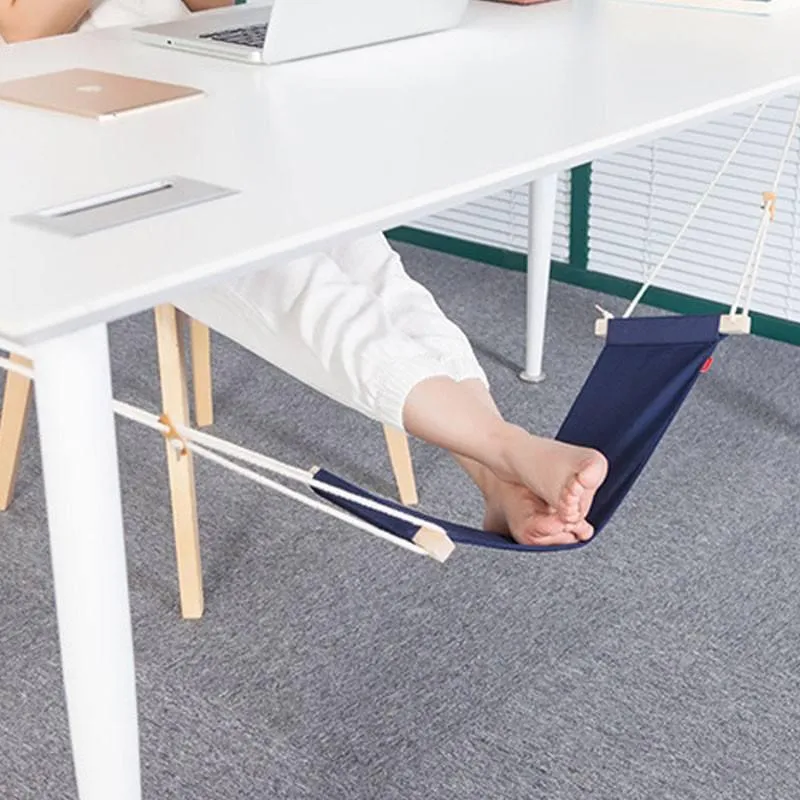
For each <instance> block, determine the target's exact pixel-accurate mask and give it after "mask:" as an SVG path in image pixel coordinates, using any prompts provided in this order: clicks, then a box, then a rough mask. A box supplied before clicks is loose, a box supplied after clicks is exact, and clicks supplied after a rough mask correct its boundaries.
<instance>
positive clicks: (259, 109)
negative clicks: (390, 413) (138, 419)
mask: <svg viewBox="0 0 800 800" xmlns="http://www.w3.org/2000/svg"><path fill="white" fill-rule="evenodd" d="M798 34H800V13H796V12H794V11H786V12H783V13H781V14H780V15H775V16H773V17H750V16H741V15H734V14H721V13H713V12H705V11H699V10H688V9H679V8H664V7H657V6H650V5H644V4H637V3H627V2H624V0H561V1H560V2H557V3H552V4H546V5H541V6H528V7H516V6H509V5H503V4H496V3H485V2H480V1H479V0H476V2H473V4H472V6H471V7H470V9H469V12H468V15H467V18H466V20H465V22H464V24H463V25H462V26H461V27H460V28H459V29H457V30H453V31H448V32H446V33H442V34H436V35H432V36H424V37H419V38H416V39H411V40H406V41H400V42H394V43H390V44H387V45H382V46H378V47H372V48H365V49H361V50H356V51H350V52H346V53H339V54H335V55H332V56H326V57H321V58H316V59H309V60H306V61H301V62H295V63H291V64H284V65H281V66H273V67H262V66H253V65H245V64H237V63H233V62H226V61H222V60H219V59H212V58H208V57H202V56H195V55H189V54H183V53H178V52H172V51H167V50H162V49H159V48H154V47H149V46H146V45H143V44H139V43H136V42H133V41H129V40H127V38H126V35H125V33H124V32H120V31H106V32H95V33H86V34H83V33H82V34H75V35H71V36H65V37H59V38H57V39H52V40H49V41H39V42H31V43H27V44H23V45H16V46H13V47H7V48H3V49H2V50H0V80H9V79H13V78H18V77H26V76H29V75H33V74H38V73H44V72H50V71H54V70H59V69H66V68H71V67H87V68H92V69H102V70H107V71H112V72H121V73H125V74H130V75H135V76H139V77H144V78H152V79H155V80H164V81H172V82H176V83H183V84H188V85H191V86H196V87H198V88H201V89H203V90H205V91H206V93H207V95H206V96H205V97H203V98H201V99H197V100H190V101H185V102H183V103H179V104H175V105H171V106H169V107H163V108H160V109H150V110H147V111H143V112H139V113H137V114H135V115H132V116H129V117H127V118H120V119H117V120H113V121H109V122H102V123H99V122H96V121H94V120H87V119H81V118H77V117H70V116H66V115H58V114H52V113H48V112H44V111H37V110H33V109H26V108H21V107H15V106H11V105H5V104H0V154H1V155H2V159H1V160H0V165H2V166H0V242H2V255H3V258H2V261H0V285H2V286H3V289H4V290H3V291H0V336H2V337H5V338H7V339H10V340H12V341H14V342H16V343H18V344H21V345H25V344H32V343H35V342H36V341H39V340H41V339H44V338H47V337H48V336H52V335H56V334H59V333H62V332H68V331H70V330H74V329H77V328H80V327H82V326H85V325H88V324H91V323H93V322H99V321H110V320H112V319H116V318H119V317H121V316H125V315H127V314H129V313H133V312H135V311H139V310H142V309H145V308H149V307H151V306H152V305H154V304H155V303H158V302H162V301H164V300H168V299H170V298H172V297H175V296H176V295H179V294H180V292H181V290H183V291H185V290H186V289H187V288H192V287H195V286H201V285H203V284H204V283H209V282H212V281H213V280H215V279H216V280H218V279H220V278H223V277H225V276H228V275H230V276H233V275H234V274H237V273H238V272H240V271H242V270H243V269H246V268H252V265H253V264H254V263H256V262H259V263H263V264H265V265H266V264H268V263H270V262H272V263H274V262H275V261H276V260H278V259H286V258H291V257H293V256H297V255H300V254H302V253H304V252H308V251H310V250H313V249H317V248H319V247H321V246H323V245H325V244H326V243H329V242H331V241H333V240H334V239H336V238H339V237H341V236H346V235H354V234H357V233H361V232H365V231H370V230H372V231H374V230H379V229H385V228H388V227H391V226H393V225H395V224H399V223H402V222H408V221H411V220H413V219H415V218H419V217H420V216H422V215H424V214H427V213H431V212H435V211H438V210H441V209H443V208H446V207H448V206H452V205H455V204H458V203H462V202H465V201H467V200H470V199H473V198H475V197H478V196H482V195H485V194H488V193H490V192H493V191H496V190H500V189H502V188H506V187H508V186H512V185H517V184H520V183H522V182H525V181H527V180H530V179H532V178H535V177H537V176H540V175H544V174H548V173H552V172H553V171H558V170H562V169H564V168H567V167H571V166H575V165H577V164H580V163H584V162H586V161H589V160H591V159H592V158H595V157H597V156H600V155H603V154H606V153H608V152H610V151H613V150H617V149H620V148H624V147H628V146H630V145H632V144H635V143H636V142H639V141H642V140H645V139H647V138H650V137H653V136H657V135H659V134H661V133H664V132H666V131H669V130H674V129H677V128H681V127H685V126H687V125H690V124H691V123H693V122H696V121H698V120H700V119H703V118H706V117H709V116H711V115H713V114H717V113H720V112H724V111H726V110H729V109H733V108H737V107H742V106H747V105H750V104H752V103H754V102H755V101H757V100H759V99H761V98H764V97H768V96H772V95H776V94H782V93H786V92H790V91H792V90H793V89H795V88H796V87H798V86H800V47H798V46H797V41H798ZM171 175H182V176H185V177H188V178H193V179H198V180H203V181H209V182H211V183H215V184H220V185H222V186H225V187H229V188H232V189H236V190H238V194H235V195H233V196H230V197H227V198H224V199H220V200H216V201H213V202H209V203H206V204H203V205H198V206H195V207H192V208H187V209H183V210H180V211H175V212H171V213H167V214H164V215H162V216H159V217H155V218H150V219H146V220H142V221H139V222H135V223H131V224H127V225H123V226H120V227H117V228H112V229H109V230H106V231H103V232H100V233H95V234H91V235H87V236H83V237H80V238H75V239H67V238H64V237H62V236H59V235H56V234H53V233H48V232H43V231H39V230H36V229H34V228H29V227H26V226H23V225H20V224H19V223H17V222H15V221H13V220H12V219H11V218H12V217H13V216H15V215H18V214H22V213H27V212H31V211H36V210H39V209H43V208H49V207H51V206H56V205H61V204H66V203H69V202H72V201H75V200H80V199H83V198H89V197H94V196H97V195H100V194H103V193H107V192H112V191H114V190H118V189H121V188H125V187H130V186H138V185H141V184H144V183H147V182H149V181H152V180H157V179H160V178H164V177H167V176H171Z"/></svg>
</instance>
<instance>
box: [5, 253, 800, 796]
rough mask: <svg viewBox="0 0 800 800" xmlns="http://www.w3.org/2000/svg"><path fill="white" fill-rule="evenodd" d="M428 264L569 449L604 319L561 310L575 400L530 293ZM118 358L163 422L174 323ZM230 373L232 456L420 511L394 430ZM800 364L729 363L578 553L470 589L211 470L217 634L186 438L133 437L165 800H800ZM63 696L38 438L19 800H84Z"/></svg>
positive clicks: (151, 744) (471, 582) (471, 270)
mask: <svg viewBox="0 0 800 800" xmlns="http://www.w3.org/2000/svg"><path fill="white" fill-rule="evenodd" d="M401 249H402V252H403V254H404V255H405V257H406V259H407V263H408V266H409V270H410V271H411V272H412V273H413V274H414V275H416V276H417V277H419V278H420V279H421V280H422V281H423V282H424V283H426V284H427V285H428V286H429V287H430V288H431V289H432V290H433V291H434V293H435V295H436V296H437V298H438V299H439V301H440V303H441V304H442V306H443V307H444V308H445V310H446V311H447V312H448V313H449V314H451V315H452V317H453V318H454V319H455V320H457V321H458V322H459V323H460V324H462V325H463V327H464V329H465V330H466V331H467V332H468V334H469V336H470V338H471V340H472V342H473V344H474V346H475V348H476V351H477V352H478V354H479V357H480V359H481V361H482V363H483V364H484V365H485V367H486V369H487V372H488V374H489V376H490V379H491V381H492V383H493V388H494V391H495V394H496V396H497V399H498V401H499V404H500V405H501V407H502V409H503V410H504V412H505V413H506V414H507V415H508V416H509V417H510V418H511V419H513V420H514V421H516V422H519V423H521V424H524V425H525V426H527V427H528V428H529V429H531V430H535V431H538V432H543V433H548V434H552V433H554V432H555V430H556V428H557V427H558V424H559V421H560V419H561V418H562V417H563V415H564V414H565V412H566V410H567V408H568V407H569V404H570V402H571V400H572V398H574V396H575V394H576V393H577V391H578V389H579V387H580V385H581V383H582V381H583V379H584V377H585V376H586V374H587V371H588V369H589V368H590V366H591V364H592V363H593V360H594V358H595V356H596V354H597V352H598V350H599V347H600V343H599V341H598V340H597V339H595V338H594V336H593V335H592V333H591V326H592V321H593V319H594V316H595V312H594V310H593V303H594V302H597V301H598V296H597V295H596V294H593V293H590V292H586V291H583V290H578V289H575V288H571V287H566V286H563V285H554V286H553V287H552V302H551V306H550V315H549V320H548V335H547V357H546V369H547V373H548V380H547V381H546V382H545V383H543V384H541V385H538V386H529V385H525V384H523V383H521V382H520V381H519V380H518V379H517V377H516V373H517V371H518V369H519V365H520V362H521V360H522V341H523V302H524V292H523V286H524V277H523V276H522V275H520V274H515V273H511V272H505V271H502V270H498V269H495V268H492V267H487V266H483V265H478V264H473V263H469V262H465V261H462V260H459V259H455V258H450V257H445V256H441V255H437V254H432V253H427V252H424V251H421V250H416V249H413V248H409V247H403V248H401ZM599 300H600V301H601V302H603V303H607V304H608V305H607V307H609V308H613V309H619V308H620V307H621V304H620V301H614V300H610V299H608V298H602V297H601V298H599ZM112 352H113V361H114V382H115V393H116V395H117V397H119V398H121V399H126V400H131V401H134V402H136V403H138V404H140V405H142V406H144V407H146V408H150V409H156V408H157V407H158V384H157V379H156V364H155V349H154V336H153V324H152V316H151V315H150V314H144V315H140V316H136V317H134V318H131V319H128V320H124V321H122V322H120V323H117V324H115V325H114V326H113V327H112ZM214 357H215V365H214V367H215V379H216V403H217V406H216V408H217V424H216V426H215V429H216V431H218V432H219V433H220V434H221V435H224V436H226V437H227V438H230V439H232V440H234V441H238V442H242V443H248V444H251V445H252V446H254V447H255V448H257V449H259V450H262V451H263V452H267V453H270V454H272V455H274V456H276V457H278V458H281V459H284V460H286V461H288V462H290V463H293V464H298V465H301V466H310V465H311V464H322V465H324V466H326V467H328V468H331V469H334V470H336V471H339V472H340V473H342V474H344V475H346V476H349V477H351V478H354V479H356V480H357V481H360V482H362V484H363V485H365V486H367V487H370V488H372V489H374V490H377V491H380V492H384V493H389V494H391V493H392V491H393V484H392V481H391V473H390V469H389V465H388V461H387V457H386V452H385V448H384V444H383V437H382V434H381V430H380V427H379V426H378V425H376V424H375V423H371V422H369V421H367V420H365V419H363V418H361V417H359V416H358V415H356V414H354V413H352V412H349V411H347V410H344V409H342V408H339V407H337V406H336V405H334V404H333V403H332V402H331V401H329V400H327V399H326V398H323V397H321V396H319V395H317V394H315V393H313V392H312V391H310V390H308V389H306V388H304V387H302V386H300V385H298V384H296V383H295V382H294V381H293V380H292V379H290V378H288V377H286V376H284V375H282V374H281V373H279V372H277V371H276V370H274V369H273V368H271V367H270V366H267V365H264V364H263V363H261V362H259V361H258V360H257V359H256V358H254V357H253V356H251V355H250V354H248V353H246V352H244V351H242V350H241V349H239V348H237V347H235V346H233V345H231V344H230V343H229V342H226V341H225V340H223V339H222V338H220V337H216V339H215V342H214ZM797 363H798V351H797V350H796V349H794V348H792V347H790V346H787V345H782V344H777V343H775V342H769V341H765V340H761V339H757V338H754V337H748V338H746V339H742V338H739V339H732V340H729V341H727V342H725V343H724V344H723V345H722V347H721V348H720V350H719V352H718V355H717V358H716V360H715V363H714V367H713V369H712V370H711V371H710V372H709V373H708V374H707V375H705V376H703V378H702V379H701V380H700V382H699V384H698V386H697V389H696V390H695V392H694V394H693V395H692V397H691V399H690V401H689V403H688V404H687V405H686V407H685V408H684V410H683V411H682V413H681V414H680V416H679V418H678V419H677V421H676V423H675V424H674V427H673V428H672V430H671V431H670V433H669V434H668V436H667V438H666V439H665V440H664V442H663V443H662V445H661V446H660V448H659V450H658V452H657V453H656V455H655V457H654V458H653V460H652V462H651V464H650V466H649V467H648V469H647V471H646V473H645V474H644V475H643V476H642V478H641V480H640V482H639V484H638V485H637V487H636V489H635V491H634V492H633V494H632V495H631V496H630V498H629V499H628V501H627V502H626V503H625V505H624V506H623V508H622V509H621V510H620V511H619V512H618V513H617V515H616V517H615V519H614V521H613V524H612V525H611V526H609V528H608V529H607V530H606V531H605V533H604V534H603V535H602V537H600V538H598V540H597V541H596V542H595V543H594V544H593V545H592V546H591V547H588V548H586V549H584V550H582V551H580V552H576V553H562V554H544V555H535V554H532V555H519V554H513V553H512V554H506V553H502V552H494V551H491V550H483V549H470V548H467V547H462V548H460V549H459V550H458V551H457V552H456V554H455V555H454V556H453V557H452V558H451V559H450V561H449V562H448V563H447V564H446V565H444V566H441V565H437V564H435V563H434V562H432V561H428V560H426V559H422V558H418V557H416V556H413V555H412V554H409V553H406V552H405V551H402V550H399V549H396V548H393V547H391V546H390V545H387V544H385V543H382V542H380V541H378V540H373V539H371V538H370V537H367V536H365V535H364V534H361V533H359V532H357V531H355V530H352V529H350V528H348V527H345V526H343V525H342V524H340V523H337V522H335V521H333V520H331V519H329V518H327V517H324V516H322V515H320V514H318V513H315V512H313V511H311V510H307V509H305V508H302V507H300V506H298V505H296V504H294V503H292V502H291V501H289V500H285V499H283V498H281V497H279V496H277V495H274V494H271V493H268V492H267V491H265V490H262V489H260V488H259V487H257V486H255V485H252V484H250V483H249V482H246V481H243V480H242V479H240V478H238V477H236V476H234V475H231V474H229V473H227V472H225V471H222V470H220V469H219V468H217V467H215V466H212V465H208V464H204V463H200V464H199V465H198V470H197V471H198V483H199V503H200V518H201V523H202V545H203V555H204V567H205V578H206V591H207V613H206V616H205V618H204V619H203V620H202V621H200V622H194V623H188V622H183V621H181V620H180V618H179V616H178V612H177V603H176V586H175V568H174V560H173V552H172V544H171V530H170V515H169V508H168V495H167V482H166V475H165V465H164V458H163V444H162V441H161V440H160V439H159V438H158V437H157V436H156V435H154V434H152V433H150V432H146V431H144V430H143V429H140V428H138V427H136V426H134V425H133V424H131V423H127V422H120V423H119V427H118V431H119V440H120V457H121V472H122V482H123V493H124V510H125V519H126V540H127V553H128V563H129V573H130V586H131V602H132V613H133V620H134V636H135V643H136V659H137V662H136V663H137V677H138V696H139V713H140V726H141V748H142V769H143V784H144V797H145V798H146V800H167V799H168V798H176V799H177V798H181V800H185V799H186V798H191V799H192V800H245V799H246V800H249V799H250V798H258V800H268V799H269V800H284V799H285V800H306V799H308V800H312V799H313V800H339V799H340V798H341V799H342V800H344V799H345V798H346V799H347V800H362V799H363V800H373V799H376V800H377V799H378V798H380V800H400V798H403V799H404V800H405V799H407V798H414V799H415V800H416V799H417V798H419V799H420V800H423V799H424V800H428V799H432V798H436V799H437V800H492V799H494V798H503V799H504V800H505V799H506V798H507V799H508V800H512V799H513V800H517V799H519V800H532V799H534V798H536V799H537V800H538V798H547V800H583V799H584V798H591V799H592V800H620V799H621V798H626V799H627V798H647V799H655V798H658V799H659V800H661V799H662V798H663V799H665V800H666V798H675V799H676V800H692V799H693V798H702V799H703V800H723V799H724V798H736V800H743V799H744V798H759V799H760V798H776V799H780V800H789V799H790V798H796V797H798V796H800V770H798V766H797V764H798V754H799V753H800V714H799V713H798V707H799V703H798V699H797V698H798V696H799V695H798V692H800V636H799V634H800V613H799V612H800V596H799V595H798V589H797V587H798V585H800V541H799V540H798V536H797V533H798V523H797V520H796V514H797V511H798V501H797V483H798V479H797V474H798V470H797V464H798V452H800V401H798V383H797V378H796V375H797V367H796V365H797ZM78 378H79V376H78V375H76V379H78ZM413 455H414V461H415V465H416V470H417V476H418V479H419V483H420V487H421V500H422V508H423V509H425V510H430V511H434V512H436V513H439V514H441V515H443V516H449V517H451V518H454V519H463V520H468V521H471V522H473V523H477V522H478V521H479V518H480V503H479V499H478V497H477V496H476V492H475V491H474V490H473V488H472V487H471V486H470V485H469V483H468V481H467V480H466V479H465V477H464V476H463V475H461V474H460V473H459V471H458V469H457V467H456V466H455V465H454V463H453V462H451V460H450V459H449V458H448V457H447V456H446V455H444V454H443V453H441V452H439V451H436V450H435V449H433V448H431V447H428V446H427V445H423V444H420V443H414V446H413ZM60 681H61V678H60V667H59V660H58V649H57V631H56V625H55V616H54V609H53V597H52V587H51V575H50V567H49V553H48V544H47V536H46V528H45V517H44V505H43V491H42V483H41V475H40V464H39V459H38V452H37V446H36V431H35V426H31V427H30V429H29V431H28V435H27V439H26V448H25V455H24V461H23V464H22V472H21V476H20V480H19V484H18V487H17V495H16V499H15V502H14V504H13V506H12V508H11V510H10V511H8V512H7V513H6V514H4V515H2V516H1V517H0V797H2V798H4V800H27V798H37V800H38V799H39V798H42V799H43V800H44V799H45V798H46V800H64V799H66V798H74V797H75V783H74V777H73V771H72V764H71V757H70V751H69V746H68V735H67V727H66V719H65V711H64V704H63V696H62V689H61V682H60ZM109 800H113V798H109Z"/></svg>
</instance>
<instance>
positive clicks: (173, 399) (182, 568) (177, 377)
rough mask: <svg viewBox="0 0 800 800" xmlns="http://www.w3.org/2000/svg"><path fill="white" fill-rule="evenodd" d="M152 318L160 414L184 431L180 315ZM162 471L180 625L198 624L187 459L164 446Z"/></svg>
mask: <svg viewBox="0 0 800 800" xmlns="http://www.w3.org/2000/svg"><path fill="white" fill-rule="evenodd" d="M155 316H156V336H157V339H158V366H159V372H160V375H161V399H162V404H163V410H164V413H165V414H167V416H169V418H170V419H171V420H172V422H174V423H176V424H179V425H189V391H188V387H187V382H186V360H185V353H184V347H183V337H182V336H181V333H182V330H181V324H182V323H181V320H182V317H183V315H182V314H181V312H179V311H178V309H176V308H175V307H174V306H170V305H161V306H158V307H157V308H156V310H155ZM167 465H168V468H169V488H170V497H171V500H172V519H173V528H174V531H175V553H176V558H177V563H178V585H179V588H180V598H181V613H182V614H183V617H184V618H185V619H198V618H200V617H201V616H202V615H203V571H202V564H201V560H200V537H199V533H198V526H197V498H196V494H195V480H194V463H193V461H192V454H191V453H186V454H185V455H180V454H179V453H178V452H177V451H176V450H175V448H174V447H173V446H172V445H170V444H167Z"/></svg>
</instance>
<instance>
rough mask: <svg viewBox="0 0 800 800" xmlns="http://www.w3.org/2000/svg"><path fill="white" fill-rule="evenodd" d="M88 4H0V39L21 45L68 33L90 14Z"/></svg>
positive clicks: (50, 0) (55, 0) (73, 0)
mask: <svg viewBox="0 0 800 800" xmlns="http://www.w3.org/2000/svg"><path fill="white" fill-rule="evenodd" d="M89 2H90V0H0V36H2V37H3V38H4V39H5V40H6V41H7V42H9V43H10V42H23V41H25V40H26V39H39V38H41V37H42V36H56V35H58V34H60V33H69V32H70V31H71V30H72V29H73V28H74V27H75V26H76V25H77V24H78V23H79V22H80V21H81V19H82V18H83V17H84V16H85V15H86V13H87V12H88V11H89Z"/></svg>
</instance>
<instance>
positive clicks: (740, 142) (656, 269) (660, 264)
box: [622, 103, 766, 319]
mask: <svg viewBox="0 0 800 800" xmlns="http://www.w3.org/2000/svg"><path fill="white" fill-rule="evenodd" d="M765 107H766V104H765V103H762V104H761V105H760V106H759V107H758V109H757V110H756V113H755V114H754V116H753V119H751V120H750V124H749V125H748V126H747V128H746V129H745V131H744V133H743V134H742V135H741V136H740V137H739V140H738V141H737V142H736V144H735V145H734V146H733V149H732V150H731V151H730V153H728V157H727V158H726V159H725V161H724V162H723V164H722V166H721V167H720V168H719V170H718V171H717V174H716V175H715V176H714V177H713V178H712V180H711V183H709V184H708V187H707V188H706V190H705V192H703V195H702V197H701V198H700V199H699V200H698V201H697V203H695V206H694V208H693V209H692V211H691V213H690V214H689V216H688V217H687V219H686V222H684V223H683V226H682V227H681V229H680V230H679V231H678V233H677V235H676V236H675V238H674V239H673V240H672V243H671V244H670V245H669V247H668V248H667V250H666V252H665V253H664V255H663V256H662V257H661V259H660V261H659V262H658V263H657V264H656V265H655V267H653V269H652V270H651V271H650V274H649V275H648V276H647V280H646V281H645V282H644V283H643V284H642V286H641V288H640V289H639V291H638V292H637V293H636V296H635V297H634V298H633V300H631V302H630V303H629V305H628V307H627V308H626V309H625V312H624V313H623V315H622V318H623V319H627V318H628V317H630V315H631V314H632V313H633V312H634V310H635V309H636V306H638V305H639V302H640V301H641V299H642V298H643V297H644V295H645V292H647V290H648V289H649V288H650V287H651V286H652V285H653V281H655V279H656V278H657V277H658V275H659V273H660V272H661V269H662V268H663V266H664V264H666V263H667V260H668V259H669V257H670V256H671V255H672V251H673V250H674V249H675V248H676V247H677V246H678V244H679V242H680V241H681V239H682V238H683V235H684V234H685V233H686V231H687V230H688V229H689V226H690V225H691V224H692V222H694V218H695V217H696V216H697V214H698V213H699V211H700V209H701V208H702V207H703V205H704V204H705V202H706V200H707V199H708V197H709V195H710V194H711V192H713V191H714V189H715V188H716V186H717V184H718V183H719V180H720V178H722V176H723V175H724V174H725V172H726V171H727V169H728V167H729V166H730V164H731V162H732V161H733V159H734V158H735V157H736V155H737V153H738V152H739V149H740V148H741V146H742V145H743V144H744V142H745V140H746V139H747V137H748V136H749V135H750V132H751V131H752V130H753V128H754V127H755V124H756V122H758V120H759V118H760V117H761V114H762V112H763V111H764V108H765Z"/></svg>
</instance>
